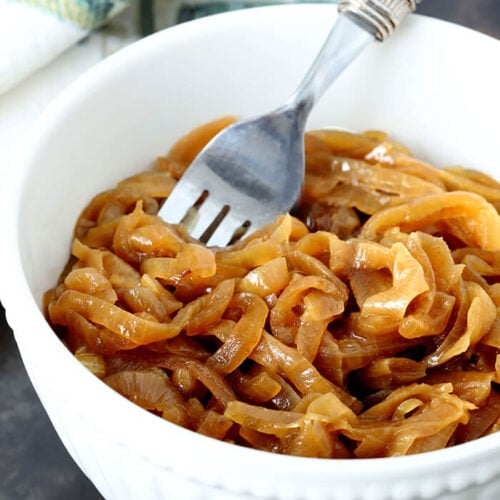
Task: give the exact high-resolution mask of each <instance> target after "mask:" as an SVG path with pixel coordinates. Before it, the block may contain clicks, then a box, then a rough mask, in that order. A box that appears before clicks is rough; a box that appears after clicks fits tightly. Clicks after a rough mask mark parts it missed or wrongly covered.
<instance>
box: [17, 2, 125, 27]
mask: <svg viewBox="0 0 500 500" xmlns="http://www.w3.org/2000/svg"><path fill="white" fill-rule="evenodd" d="M18 1H21V2H24V3H29V4H31V5H36V6H38V7H41V8H42V9H45V10H47V11H49V12H52V13H53V14H56V15H57V16H58V17H59V18H61V19H65V20H67V21H70V22H72V23H74V24H76V25H78V26H80V27H81V28H83V29H88V30H92V29H95V28H98V27H99V26H101V25H102V24H104V23H105V22H106V21H107V20H108V19H109V17H110V16H111V15H112V14H113V13H115V12H116V10H120V8H121V7H123V5H124V4H125V3H126V0H125V1H122V0H18Z"/></svg>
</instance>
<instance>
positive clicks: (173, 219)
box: [158, 184, 201, 224]
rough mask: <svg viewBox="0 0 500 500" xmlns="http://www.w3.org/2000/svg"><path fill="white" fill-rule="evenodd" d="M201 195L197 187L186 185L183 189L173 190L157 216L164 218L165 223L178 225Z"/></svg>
mask: <svg viewBox="0 0 500 500" xmlns="http://www.w3.org/2000/svg"><path fill="white" fill-rule="evenodd" d="M200 195H201V191H200V188H199V187H196V186H194V185H190V184H186V185H185V186H184V187H183V189H182V190H181V189H174V190H173V191H172V192H171V193H170V195H169V196H168V198H167V199H166V200H165V202H164V203H163V205H162V207H161V209H160V212H159V213H158V215H160V216H161V217H163V218H165V214H168V217H167V218H166V220H167V222H170V223H172V224H178V223H180V222H181V221H182V219H183V218H184V217H185V215H186V214H187V213H188V211H189V210H190V209H191V208H192V207H193V205H194V203H195V202H196V201H197V200H198V198H199V197H200Z"/></svg>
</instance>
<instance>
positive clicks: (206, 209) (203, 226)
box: [189, 192, 227, 241]
mask: <svg viewBox="0 0 500 500" xmlns="http://www.w3.org/2000/svg"><path fill="white" fill-rule="evenodd" d="M225 206H227V205H223V204H221V202H220V199H218V198H217V197H215V196H212V195H211V194H210V192H209V194H208V196H207V198H206V200H205V201H204V202H203V204H202V205H201V207H200V208H199V209H198V215H197V217H196V218H195V222H194V225H193V226H192V228H190V230H189V232H190V233H191V235H192V236H194V237H195V238H198V239H202V240H205V241H206V240H208V239H209V237H210V236H211V234H207V235H205V231H206V230H207V229H208V228H209V227H210V226H211V224H212V222H213V221H214V220H215V219H216V218H217V216H218V215H219V213H220V212H221V211H222V210H223V209H224V207H225ZM204 235H205V237H204Z"/></svg>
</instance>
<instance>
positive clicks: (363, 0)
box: [338, 0, 421, 41]
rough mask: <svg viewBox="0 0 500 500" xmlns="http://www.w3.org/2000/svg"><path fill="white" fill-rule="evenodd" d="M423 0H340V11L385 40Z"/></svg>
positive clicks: (378, 37) (379, 38) (376, 36)
mask: <svg viewBox="0 0 500 500" xmlns="http://www.w3.org/2000/svg"><path fill="white" fill-rule="evenodd" d="M420 1H421V0H339V5H338V9H339V12H341V13H343V14H345V15H347V16H348V17H349V18H351V19H352V20H353V21H354V22H355V23H356V24H360V25H361V26H362V27H363V28H364V29H366V30H367V31H369V32H370V33H371V34H372V35H373V36H375V38H377V39H378V40H381V41H382V40H385V39H386V38H387V37H388V36H389V35H391V33H392V32H393V31H394V29H395V28H397V26H398V25H399V23H400V22H401V20H402V19H403V18H404V17H405V16H406V14H408V13H409V12H413V11H414V10H415V9H416V8H417V4H418V3H420Z"/></svg>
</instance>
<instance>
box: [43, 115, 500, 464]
mask: <svg viewBox="0 0 500 500" xmlns="http://www.w3.org/2000/svg"><path fill="white" fill-rule="evenodd" d="M234 121H235V119H234V118H232V117H223V118H221V119H219V120H215V121H213V122H210V123H208V124H205V125H202V126H201V127H199V128H197V129H195V130H193V131H192V132H190V133H189V134H187V135H186V136H185V137H183V138H181V139H180V140H179V141H178V142H177V143H176V144H175V145H174V146H173V147H172V148H171V150H170V152H169V153H168V154H167V155H166V156H165V157H162V158H159V159H158V162H157V166H156V169H153V170H150V171H146V172H142V173H140V174H137V175H134V176H132V177H130V178H128V179H125V180H123V181H121V182H120V183H119V184H118V185H117V187H116V188H114V189H110V190H108V191H105V192H103V193H101V194H98V195H97V196H95V197H94V199H93V200H91V201H90V203H89V205H88V206H87V207H86V208H85V209H84V210H83V212H82V214H81V216H80V218H79V219H78V221H77V223H76V228H75V239H74V241H73V245H72V249H71V253H72V257H71V259H70V261H69V263H68V265H67V267H66V269H65V271H64V273H63V275H62V277H61V281H60V282H59V283H58V284H57V286H56V287H54V289H52V290H50V291H49V292H47V294H46V296H45V302H46V306H47V316H48V319H49V321H50V323H51V324H52V325H53V326H54V327H55V328H56V329H57V332H58V334H60V335H61V338H62V339H63V341H64V342H65V344H66V345H67V347H68V348H69V349H70V350H71V352H72V353H74V355H75V357H76V359H77V360H78V361H80V362H81V363H82V364H83V365H84V366H86V367H87V368H88V369H89V370H90V371H91V372H92V373H93V374H94V375H96V376H97V377H99V378H101V379H103V380H104V381H105V382H106V383H107V384H108V385H109V386H110V387H112V388H113V389H115V390H116V391H118V392H119V393H121V394H122V395H124V396H125V397H126V398H128V399H130V400H131V401H133V402H134V403H136V404H138V405H139V406H141V407H143V408H144V409H146V410H148V411H150V412H153V413H154V414H156V415H159V416H161V417H163V418H165V419H167V420H170V421H171V422H174V423H176V424H178V425H181V426H184V427H186V428H188V429H191V430H193V431H196V432H199V433H201V434H205V435H208V436H211V437H214V438H216V439H221V440H226V441H230V442H234V443H237V444H240V445H243V446H251V447H254V448H256V449H261V450H266V451H271V452H274V453H287V454H291V455H298V456H308V457H321V458H356V457H361V458H369V457H385V456H398V455H406V454H412V453H421V452H425V451H430V450H435V449H439V448H444V447H447V446H453V445H454V444H458V443H463V442H466V441H470V440H472V439H476V438H478V437H481V436H485V435H487V434H489V433H492V432H496V431H498V430H499V429H500V392H499V384H500V315H499V310H500V216H499V214H498V208H499V206H500V183H499V182H497V181H495V180H493V179H491V178H490V177H489V176H487V175H485V174H482V173H478V172H473V171H469V170H465V169H463V168H461V167H452V168H447V169H441V170H440V169H437V168H434V167H433V166H431V165H429V164H427V163H424V162H422V161H420V160H418V159H416V158H414V157H413V156H412V155H411V153H410V151H409V150H408V149H407V148H406V147H404V146H402V145H400V144H397V143H395V142H393V141H391V139H390V138H389V137H388V136H387V134H384V133H382V132H377V131H369V132H366V133H364V134H352V133H348V132H342V131H336V130H319V131H313V132H311V133H308V134H306V136H305V150H306V176H305V183H304V190H303V196H302V199H301V202H300V204H299V206H298V207H297V210H296V212H295V215H297V217H294V216H292V215H290V214H283V215H280V216H279V217H277V219H276V220H275V221H274V222H273V223H271V224H269V225H268V226H266V227H264V228H260V229H258V230H257V231H254V232H253V233H250V234H249V235H248V236H246V237H245V238H243V239H241V240H239V241H237V242H235V243H234V244H232V245H231V246H229V247H226V248H211V247H207V246H205V245H203V244H202V243H200V242H199V241H196V240H195V239H193V238H192V237H191V236H189V235H188V234H187V231H186V228H185V227H183V226H182V225H172V224H168V223H166V222H164V221H163V220H162V219H160V218H159V217H158V216H157V215H156V213H157V211H158V208H159V206H160V205H161V203H162V202H163V200H164V199H165V198H166V197H168V195H169V194H170V192H171V191H172V189H173V188H174V186H175V184H176V182H177V180H178V179H179V178H180V177H181V176H182V174H183V173H184V171H185V170H186V168H187V167H188V166H189V164H190V163H191V162H192V160H193V159H194V158H195V157H196V155H197V154H198V152H199V151H200V150H201V149H202V148H203V147H204V146H205V145H206V144H207V142H208V141H209V140H210V139H211V138H212V137H213V136H214V135H215V134H216V133H218V132H219V131H220V130H222V129H223V128H224V127H226V126H227V125H229V124H231V123H233V122H234ZM299 218H300V219H299Z"/></svg>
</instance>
